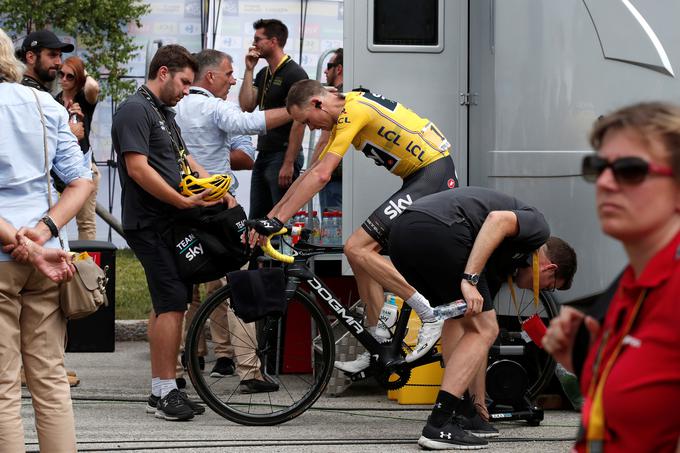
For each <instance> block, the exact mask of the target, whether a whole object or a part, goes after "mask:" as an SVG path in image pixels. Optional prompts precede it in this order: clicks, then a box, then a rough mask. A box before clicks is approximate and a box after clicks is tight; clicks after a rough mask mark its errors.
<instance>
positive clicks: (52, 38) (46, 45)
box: [21, 30, 74, 52]
mask: <svg viewBox="0 0 680 453" xmlns="http://www.w3.org/2000/svg"><path fill="white" fill-rule="evenodd" d="M41 48H42V49H60V50H61V51H63V52H73V49H74V47H73V44H69V43H67V42H61V41H60V40H59V38H57V35H55V34H54V33H52V32H51V31H49V30H38V31H34V32H32V33H29V34H28V36H26V39H24V43H23V44H22V45H21V50H23V51H24V52H28V51H29V50H35V49H41Z"/></svg>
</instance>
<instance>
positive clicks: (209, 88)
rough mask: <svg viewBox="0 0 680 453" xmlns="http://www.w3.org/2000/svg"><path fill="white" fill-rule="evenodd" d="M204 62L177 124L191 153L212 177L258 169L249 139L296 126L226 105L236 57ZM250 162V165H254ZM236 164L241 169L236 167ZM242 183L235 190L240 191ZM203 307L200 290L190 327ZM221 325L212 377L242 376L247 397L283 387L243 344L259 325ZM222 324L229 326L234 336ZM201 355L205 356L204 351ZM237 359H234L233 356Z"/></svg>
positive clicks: (219, 55) (208, 56)
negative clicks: (264, 371) (265, 373)
mask: <svg viewBox="0 0 680 453" xmlns="http://www.w3.org/2000/svg"><path fill="white" fill-rule="evenodd" d="M194 56H195V58H196V60H197V62H198V67H199V69H198V72H197V73H196V76H195V77H194V84H193V86H192V87H191V88H190V89H189V95H188V96H186V97H184V99H182V101H180V102H179V103H178V104H177V116H176V121H177V124H178V125H179V127H180V129H181V131H182V136H183V137H184V139H185V142H186V145H187V148H188V149H189V151H190V152H191V154H192V155H193V156H194V159H196V161H197V162H199V163H200V164H201V165H203V167H204V168H205V169H206V170H207V171H208V172H209V173H210V174H216V173H221V174H230V175H232V178H233V177H234V175H233V170H234V169H242V168H249V167H250V168H252V162H253V159H254V157H255V156H254V154H255V153H254V149H253V146H252V143H251V142H250V139H249V138H248V137H245V136H244V135H245V134H264V133H266V131H267V129H270V128H274V127H278V126H281V125H283V124H285V123H287V122H289V121H290V116H289V115H288V113H287V112H286V109H285V108H280V109H273V110H267V111H255V112H252V113H247V112H243V111H241V109H240V108H239V106H238V105H236V104H234V103H232V102H229V101H227V100H226V98H227V95H228V94H229V89H230V88H231V87H232V86H233V85H235V84H236V79H235V78H234V70H233V67H232V58H231V57H230V56H229V55H227V54H225V53H223V52H220V51H217V50H212V49H206V50H203V51H201V52H200V53H198V54H196V55H194ZM248 162H249V163H250V165H248ZM232 163H233V164H235V165H234V166H233V167H234V168H232ZM236 186H237V181H236V179H235V178H234V185H232V188H231V189H230V191H232V193H233V190H234V189H235V188H236ZM224 284H225V280H224V279H221V280H217V281H214V282H209V283H206V291H207V293H208V295H209V294H210V293H212V292H214V291H216V290H217V289H219V288H220V287H222V286H223V285H224ZM199 304H200V295H199V292H198V291H197V288H195V290H194V297H193V300H192V303H191V304H190V307H189V310H188V312H187V319H186V321H185V322H186V325H188V324H189V323H190V321H191V318H192V317H193V314H194V313H195V312H196V310H197V308H198V305H199ZM214 316H219V317H220V318H221V322H220V321H216V322H212V323H211V335H212V338H213V344H214V345H215V351H214V353H215V356H216V357H217V361H216V363H215V365H214V367H213V368H212V370H211V372H210V375H211V376H213V377H224V376H227V375H230V374H233V373H234V362H233V360H232V359H231V357H236V372H237V373H238V375H239V377H240V378H241V387H240V389H241V392H243V393H256V392H272V391H276V390H278V385H277V384H275V383H273V382H269V381H267V380H266V379H265V378H264V377H263V376H262V373H261V372H260V362H259V360H258V359H257V357H256V355H255V350H254V349H253V347H252V345H247V344H245V342H244V341H243V339H247V338H256V336H255V325H254V324H245V323H243V321H241V320H240V319H238V318H237V317H236V316H235V315H234V313H233V312H232V311H231V310H227V309H226V307H225V310H224V311H222V312H219V311H218V312H216V314H215V315H214ZM219 325H221V326H225V325H229V328H230V329H229V330H230V331H231V332H232V335H231V344H229V335H228V334H227V332H226V331H225V329H224V328H220V327H218V326H219ZM199 352H200V351H199ZM230 356H231V357H230Z"/></svg>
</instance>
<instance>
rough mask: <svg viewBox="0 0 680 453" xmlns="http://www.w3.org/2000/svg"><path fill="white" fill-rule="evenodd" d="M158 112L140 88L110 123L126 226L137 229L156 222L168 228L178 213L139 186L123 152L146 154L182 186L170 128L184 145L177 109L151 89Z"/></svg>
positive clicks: (163, 173) (170, 180) (176, 185)
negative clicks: (169, 105) (178, 132)
mask: <svg viewBox="0 0 680 453" xmlns="http://www.w3.org/2000/svg"><path fill="white" fill-rule="evenodd" d="M147 92H148V93H149V95H150V96H151V99H152V101H153V102H154V105H155V106H156V108H157V109H158V112H159V113H160V114H161V115H162V116H163V117H164V118H163V119H161V117H160V116H159V113H158V112H157V111H156V110H155V109H154V108H153V106H152V105H151V103H150V102H149V101H148V100H147V99H146V98H145V97H144V96H143V95H142V94H141V92H140V91H137V92H136V93H135V94H133V95H132V96H130V97H129V98H127V99H126V100H125V101H124V102H123V103H122V104H121V105H120V107H118V110H116V113H115V114H114V116H113V123H112V126H111V139H112V140H113V147H114V149H115V150H116V154H117V156H118V164H119V168H120V172H119V174H120V185H121V202H122V212H123V229H126V230H134V229H139V228H146V227H150V226H154V227H156V228H158V229H159V230H162V229H163V228H165V227H166V226H167V225H168V224H169V223H170V222H171V221H172V218H173V217H174V216H175V214H176V213H177V211H178V210H177V208H175V207H174V206H172V205H169V204H167V203H165V202H163V201H161V200H159V199H157V198H156V197H154V196H153V195H151V194H150V193H148V192H147V191H145V190H144V189H143V188H142V187H141V186H139V185H138V184H137V183H136V182H135V181H134V180H133V179H132V178H130V176H129V175H128V172H127V167H126V166H125V158H124V157H123V154H124V153H127V152H136V153H140V154H144V155H145V156H147V158H148V161H149V165H150V166H151V167H152V168H153V169H154V170H156V171H157V172H158V173H159V174H160V175H161V177H162V178H163V179H164V180H165V182H166V183H168V185H170V186H171V187H173V188H176V189H177V190H179V183H180V180H181V177H180V167H179V164H178V162H177V159H178V158H177V150H176V149H175V145H173V142H172V140H171V139H170V135H169V134H168V131H173V139H174V141H175V143H176V144H178V145H179V146H183V145H181V143H182V142H181V137H179V136H177V134H176V133H175V131H179V129H178V128H177V125H176V123H175V119H174V118H175V113H174V111H172V110H171V109H170V108H169V107H167V106H165V105H163V104H162V103H161V101H160V100H159V99H158V98H157V97H156V96H154V95H153V93H151V91H148V90H147Z"/></svg>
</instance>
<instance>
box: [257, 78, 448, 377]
mask: <svg viewBox="0 0 680 453" xmlns="http://www.w3.org/2000/svg"><path fill="white" fill-rule="evenodd" d="M286 107H287V109H288V112H289V113H290V114H291V116H292V117H293V119H294V120H296V121H299V122H301V123H304V124H306V125H307V126H309V128H310V129H311V130H314V129H324V130H329V131H331V134H330V139H329V141H328V145H326V148H325V149H324V150H323V151H322V153H321V155H320V157H319V159H318V160H317V161H316V162H314V163H313V164H312V165H311V167H310V168H309V170H307V171H306V172H305V173H304V174H303V175H302V176H300V178H299V179H298V180H296V181H295V182H294V183H293V185H292V186H291V187H290V188H289V189H288V191H287V192H286V194H285V195H284V196H283V198H282V199H281V201H279V202H278V203H277V204H276V206H274V208H272V210H271V211H270V212H269V214H268V215H267V217H266V218H264V219H256V220H254V221H251V225H252V228H253V229H254V230H255V231H257V233H259V234H271V233H272V232H276V231H278V230H279V229H280V228H281V227H282V226H283V223H284V222H286V221H287V220H288V219H289V218H290V217H291V216H292V215H293V214H295V212H296V211H297V210H298V209H299V208H300V207H301V206H303V205H304V204H305V203H307V202H308V201H309V200H310V199H311V198H312V197H313V196H314V195H315V194H317V193H318V192H319V191H320V190H321V189H322V188H323V187H324V186H325V185H326V183H328V181H329V180H330V178H331V175H332V173H333V170H335V168H336V167H337V166H338V165H339V164H340V161H341V160H342V157H343V156H344V154H345V153H346V152H347V150H348V149H349V146H350V144H351V145H354V147H355V148H356V149H357V150H359V151H361V152H363V153H364V154H365V155H366V156H367V157H369V158H371V159H372V160H373V161H374V163H375V164H376V165H379V166H383V167H385V168H386V169H387V170H388V171H390V172H391V173H394V174H395V175H397V176H400V177H401V178H402V179H403V185H402V187H401V188H400V189H399V190H398V191H397V192H395V193H394V194H393V195H392V196H390V197H389V198H388V199H387V200H386V201H385V202H384V203H383V204H381V205H380V206H379V207H378V208H377V209H376V210H375V211H374V212H373V213H372V214H371V215H370V216H369V218H368V219H367V220H366V221H365V222H364V223H363V224H362V226H361V228H359V229H357V230H356V231H354V232H353V233H352V235H351V236H350V237H349V239H348V240H347V243H346V244H345V250H344V251H345V255H346V256H347V260H348V261H349V264H350V266H351V267H352V270H353V272H354V276H355V278H356V281H357V287H358V289H359V295H360V296H361V300H363V301H364V302H365V303H366V305H367V310H366V312H367V321H368V328H367V330H368V331H369V332H371V333H372V334H373V336H374V337H376V339H378V341H381V340H383V339H384V340H388V339H389V338H380V334H381V333H383V332H385V329H376V326H377V323H378V318H379V314H380V310H381V307H382V305H383V302H384V296H383V291H384V289H387V290H389V291H392V292H394V293H395V294H397V295H398V296H400V297H401V298H403V299H404V300H405V301H406V303H408V304H409V305H410V306H411V307H413V309H414V311H415V312H416V313H417V314H418V316H420V318H421V320H422V321H423V327H422V328H421V330H420V334H419V336H418V345H417V346H416V348H415V350H414V351H413V352H411V353H410V354H408V355H407V357H406V360H407V361H413V360H415V359H417V358H419V357H421V356H422V355H424V354H425V353H426V352H428V351H429V350H430V349H431V348H432V346H434V344H435V343H436V342H437V340H438V339H439V337H440V336H441V329H442V325H443V319H437V318H436V317H435V315H434V312H433V310H432V307H431V306H430V304H429V302H428V300H427V299H426V298H425V297H424V296H423V295H422V294H420V293H418V292H417V291H416V289H415V288H414V287H413V286H411V285H410V284H409V283H408V282H406V280H405V279H404V278H403V277H402V276H401V275H400V274H399V272H398V271H397V270H396V269H395V267H394V266H393V265H392V263H391V262H390V261H389V260H387V259H386V258H384V257H382V256H380V251H381V249H384V248H385V247H386V245H387V240H388V237H389V231H390V227H391V224H392V222H393V221H394V219H396V218H397V217H398V216H399V215H400V214H401V213H402V212H403V210H404V209H406V208H407V207H408V206H410V205H411V204H412V203H413V202H414V201H415V200H417V199H419V198H421V197H423V196H425V195H429V194H432V193H436V192H441V191H443V190H447V189H453V188H454V187H457V186H458V179H457V177H456V171H455V167H454V165H453V160H452V159H451V158H450V156H449V148H450V144H449V142H448V141H447V140H446V138H445V137H444V135H443V134H442V133H441V132H440V131H439V130H438V129H437V127H436V126H435V125H434V124H433V123H432V122H430V121H429V120H427V119H426V118H422V117H420V116H418V115H417V114H416V113H415V112H413V111H411V110H409V109H408V108H406V107H404V106H403V105H401V104H399V103H398V102H395V101H391V100H389V99H387V98H385V97H383V96H380V95H377V94H374V93H370V92H368V91H365V90H363V91H359V92H350V93H347V94H342V93H331V92H329V91H327V90H326V89H325V88H324V87H323V86H322V85H321V84H320V83H319V82H318V81H316V80H302V81H299V82H297V83H295V84H294V85H293V86H292V87H291V89H290V91H289V93H288V100H287V105H286ZM256 240H257V234H254V233H251V237H250V242H251V245H254V244H255V242H256ZM370 360H371V358H370V355H369V354H368V353H365V354H362V355H360V356H359V357H358V358H357V360H355V361H352V362H336V363H335V366H336V367H337V368H339V369H341V370H343V371H345V372H346V373H351V374H353V373H358V372H360V371H362V370H364V369H365V368H368V366H369V365H370Z"/></svg>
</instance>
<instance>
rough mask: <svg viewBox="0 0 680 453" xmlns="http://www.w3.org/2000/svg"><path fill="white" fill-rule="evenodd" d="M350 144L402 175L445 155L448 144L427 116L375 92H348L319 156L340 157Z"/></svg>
mask: <svg viewBox="0 0 680 453" xmlns="http://www.w3.org/2000/svg"><path fill="white" fill-rule="evenodd" d="M350 144H352V145H354V147H355V148H356V149H357V150H358V151H361V152H363V153H364V154H365V155H366V157H369V158H371V159H373V160H374V162H375V164H376V165H379V166H382V167H385V168H386V169H387V170H388V171H390V172H391V173H394V174H395V175H397V176H400V177H402V178H405V177H407V176H409V175H411V174H412V173H414V172H415V171H417V170H419V169H421V168H423V167H426V166H427V165H429V164H431V163H432V162H434V161H436V160H439V159H441V158H442V157H446V156H448V155H449V148H450V147H451V145H450V144H449V142H448V141H447V140H446V137H444V135H443V134H442V133H441V132H440V131H439V129H437V127H436V126H435V125H434V124H433V123H432V122H431V121H430V120H428V119H427V118H421V117H420V116H418V115H417V114H416V113H415V112H413V111H412V110H410V109H408V108H406V107H404V106H403V105H402V104H400V103H398V102H395V101H391V100H389V99H387V98H385V97H383V96H381V95H379V94H375V93H370V92H357V91H352V92H350V93H346V94H345V107H344V109H343V110H342V112H341V113H340V117H339V118H338V121H337V123H336V124H335V126H333V129H332V130H331V134H330V139H329V140H328V144H327V145H326V147H325V148H324V150H323V152H322V153H321V155H320V156H319V159H321V158H323V156H324V155H325V154H326V153H332V154H335V155H337V156H340V157H342V156H344V154H345V153H346V152H347V150H348V149H349V145H350Z"/></svg>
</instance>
